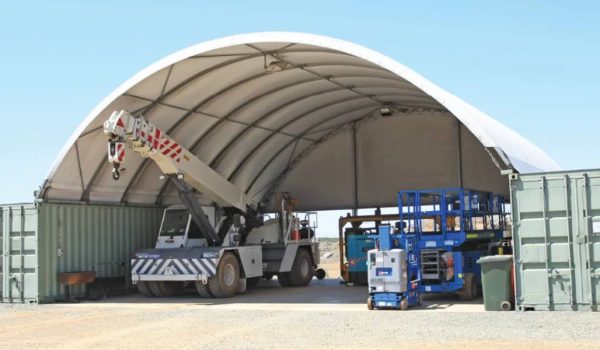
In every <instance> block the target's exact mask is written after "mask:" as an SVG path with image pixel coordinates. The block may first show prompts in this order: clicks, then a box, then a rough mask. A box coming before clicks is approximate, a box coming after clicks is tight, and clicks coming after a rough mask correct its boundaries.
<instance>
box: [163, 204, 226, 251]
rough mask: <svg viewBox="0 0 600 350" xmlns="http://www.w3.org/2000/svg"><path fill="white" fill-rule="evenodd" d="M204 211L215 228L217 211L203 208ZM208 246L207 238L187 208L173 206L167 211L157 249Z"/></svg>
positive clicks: (164, 215)
mask: <svg viewBox="0 0 600 350" xmlns="http://www.w3.org/2000/svg"><path fill="white" fill-rule="evenodd" d="M202 209H203V210H204V212H205V213H206V214H207V216H208V220H209V221H210V223H211V224H212V225H213V227H215V221H216V218H215V209H214V208H213V207H203V208H202ZM207 245H208V242H207V240H206V238H204V236H203V235H202V232H201V231H200V229H199V228H198V225H196V222H195V221H194V220H193V219H192V216H191V215H190V212H189V211H188V209H187V208H186V207H185V206H172V207H169V208H167V209H165V211H164V212H163V217H162V221H161V224H160V229H159V231H158V237H157V239H156V248H157V249H168V248H190V247H205V246H207Z"/></svg>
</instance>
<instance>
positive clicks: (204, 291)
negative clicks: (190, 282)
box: [195, 281, 212, 298]
mask: <svg viewBox="0 0 600 350" xmlns="http://www.w3.org/2000/svg"><path fill="white" fill-rule="evenodd" d="M195 286H196V291H197V292H198V295H200V296H201V297H203V298H212V294H210V290H208V283H207V284H204V283H202V281H196V283H195Z"/></svg>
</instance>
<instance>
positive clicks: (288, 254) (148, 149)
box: [104, 110, 319, 298]
mask: <svg viewBox="0 0 600 350" xmlns="http://www.w3.org/2000/svg"><path fill="white" fill-rule="evenodd" d="M104 132H105V133H106V134H107V135H108V138H109V140H108V161H109V162H110V163H112V164H113V178H114V179H115V180H118V179H119V178H120V173H121V171H122V168H121V166H122V165H123V162H124V160H125V150H126V148H129V149H132V150H133V151H135V152H137V153H138V154H139V155H140V156H142V157H145V158H150V159H151V160H152V161H154V162H155V163H156V164H157V165H158V167H159V168H160V169H161V171H162V172H163V174H164V175H165V176H164V177H165V179H166V180H168V181H171V183H172V184H173V185H174V187H175V188H176V189H177V191H178V193H179V197H180V199H181V201H182V203H183V206H175V207H169V208H167V209H165V211H164V214H163V219H162V223H161V227H160V230H159V234H158V238H157V241H156V246H155V248H154V249H146V250H141V251H138V252H136V253H135V256H134V258H133V259H132V261H131V279H132V281H133V283H134V284H136V285H137V286H138V289H139V291H140V292H141V293H142V294H144V295H147V296H169V295H172V294H174V293H175V292H176V291H177V290H178V289H180V288H182V287H183V286H184V285H185V284H186V283H195V286H196V289H197V291H198V293H199V294H200V295H201V296H204V297H217V298H224V297H232V296H234V295H235V294H236V293H243V292H244V291H245V290H246V286H247V285H251V284H254V283H256V282H257V281H258V280H259V279H260V278H261V277H266V278H270V277H271V276H273V275H277V278H278V280H279V283H280V284H281V285H282V286H284V287H287V286H306V285H308V283H310V281H311V280H312V278H313V276H314V272H315V268H316V266H317V264H318V263H319V245H318V242H316V240H315V238H314V231H313V230H314V228H315V227H316V224H315V225H311V223H316V217H315V215H316V214H315V213H306V214H304V217H303V220H300V218H299V217H298V214H294V213H293V212H292V209H293V205H294V203H295V200H293V199H292V198H291V197H290V196H289V194H282V195H281V196H279V200H276V201H275V204H276V205H277V206H278V207H277V208H276V210H275V211H276V213H275V217H274V218H272V219H270V220H267V221H264V219H263V216H262V215H261V213H259V210H258V205H257V203H255V202H253V201H252V200H250V199H249V198H248V197H247V196H246V193H244V192H243V191H242V190H240V189H239V188H238V187H236V186H235V185H234V184H232V183H231V182H229V181H228V180H227V179H226V178H224V177H223V176H221V175H220V174H219V173H217V172H216V171H214V170H213V169H212V168H211V167H210V166H208V165H207V164H205V163H204V162H203V161H202V160H200V159H198V158H197V157H196V156H195V155H193V154H192V153H191V152H190V151H188V150H187V149H186V148H184V147H182V146H181V145H180V144H179V143H178V142H176V141H175V140H173V139H172V138H170V137H169V136H168V135H166V134H165V133H164V132H162V131H161V130H160V129H159V128H157V127H156V126H154V125H153V124H152V123H150V122H149V121H147V120H146V119H145V118H144V117H143V116H141V115H137V116H134V115H132V114H130V113H129V112H127V111H125V110H122V111H116V112H114V113H113V114H112V115H111V116H110V118H109V119H108V120H107V121H106V122H105V123H104ZM194 190H196V191H199V192H201V193H202V194H203V195H204V196H206V197H208V198H210V200H211V201H213V202H214V203H216V205H215V206H214V207H205V206H204V207H203V206H201V205H200V203H199V202H198V200H197V199H196V196H195V194H194ZM301 225H302V228H301V227H300V226H301Z"/></svg>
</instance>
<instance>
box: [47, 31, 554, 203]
mask: <svg viewBox="0 0 600 350" xmlns="http://www.w3.org/2000/svg"><path fill="white" fill-rule="evenodd" d="M274 42H276V43H289V44H287V45H284V46H282V47H280V48H278V49H276V50H272V51H268V50H261V49H260V48H258V47H257V46H255V45H253V44H260V43H274ZM298 44H303V45H307V46H309V47H304V48H301V49H294V48H293V47H294V46H295V45H298ZM237 45H246V46H248V47H250V48H252V49H254V50H256V51H257V52H256V53H250V52H246V53H224V54H215V55H211V54H203V53H205V52H210V51H214V50H218V49H221V48H226V47H231V46H237ZM287 53H328V54H336V55H346V56H351V57H356V58H358V59H361V60H363V61H365V62H368V63H367V64H358V63H356V64H352V63H348V62H341V61H340V62H324V63H310V64H294V63H291V62H289V61H287V62H286V63H287V64H286V66H287V68H285V69H286V70H292V69H300V70H304V71H306V72H308V73H310V74H312V75H314V79H313V78H310V79H301V80H297V81H292V82H290V83H287V84H285V85H284V86H283V89H288V88H294V87H295V86H299V85H302V84H312V83H314V82H317V81H323V80H327V81H329V82H332V83H333V84H335V85H337V86H338V87H337V88H332V89H327V90H320V91H318V92H314V93H311V94H305V95H303V96H300V97H296V98H294V99H292V101H286V102H284V103H282V104H280V105H278V106H277V107H275V108H273V109H271V112H269V113H267V114H266V115H263V116H262V117H260V118H259V119H258V120H254V121H252V122H250V123H244V122H241V121H239V120H232V119H231V117H232V116H234V115H235V114H236V113H238V112H239V111H241V110H243V109H244V108H245V107H247V106H248V105H250V104H252V103H256V102H257V101H260V100H261V99H263V98H268V97H269V96H271V95H273V94H275V93H276V92H278V91H280V88H282V87H278V88H273V89H270V90H269V91H267V92H265V93H263V94H259V95H258V96H255V97H253V98H251V99H249V100H247V101H242V102H241V103H240V104H238V105H237V106H236V107H235V108H234V109H233V110H231V111H230V112H229V113H227V114H226V115H225V116H216V115H211V114H209V113H205V112H202V111H200V110H199V109H200V108H202V106H203V105H205V104H208V103H210V102H211V101H214V100H215V99H217V98H218V97H219V96H222V95H223V94H226V93H228V92H229V91H231V90H234V89H236V88H237V87H240V86H243V85H244V84H245V83H248V82H250V81H256V80H258V79H261V78H263V77H265V76H268V74H269V73H268V72H261V73H258V74H254V75H252V76H249V77H246V78H243V79H241V80H238V81H237V82H235V83H232V84H229V85H228V86H225V87H224V88H222V89H220V90H219V91H216V92H214V93H212V94H211V95H210V96H207V97H205V98H203V99H202V100H200V101H198V102H197V103H196V104H195V105H194V106H193V107H192V108H189V109H185V108H181V107H179V106H174V105H169V104H168V103H166V102H165V99H166V98H167V97H169V96H170V95H172V94H174V93H175V92H177V91H179V90H180V89H182V88H183V87H185V86H187V85H188V84H190V83H192V82H193V81H195V80H196V79H199V78H200V77H202V76H204V75H206V74H208V73H211V72H214V71H217V70H219V69H221V68H224V67H228V66H230V65H233V64H236V63H239V62H244V61H246V60H250V59H255V58H258V57H263V56H264V57H265V65H266V57H267V55H269V56H272V57H275V58H277V59H278V60H284V59H283V58H282V57H281V55H283V54H287ZM206 57H227V58H231V59H227V60H225V61H223V62H220V63H218V64H215V65H213V66H210V67H208V68H206V69H204V70H202V71H200V72H197V73H195V74H192V75H191V76H189V77H187V78H186V79H184V80H183V81H181V82H179V83H178V84H177V85H175V86H173V87H171V88H169V89H168V90H167V89H166V88H167V82H168V80H169V79H168V77H169V76H170V74H171V71H172V69H173V67H174V66H175V64H177V63H179V62H181V61H183V60H185V59H194V58H206ZM336 65H338V66H355V67H360V68H364V69H374V70H378V71H381V72H384V73H389V74H390V78H389V80H393V81H395V82H397V83H400V84H402V83H403V82H406V84H407V86H414V87H416V89H417V90H418V91H419V92H422V93H423V95H422V96H420V95H415V94H414V93H413V94H412V95H410V96H408V95H407V94H398V95H397V96H398V98H401V97H407V96H408V97H411V99H417V100H418V99H420V98H423V99H424V100H427V99H428V97H431V98H433V101H435V102H437V103H439V104H440V106H439V107H441V108H439V107H438V106H435V105H433V104H431V103H430V102H431V101H424V102H423V105H422V106H420V107H422V108H418V109H427V110H431V111H444V110H447V111H448V112H450V114H451V115H453V116H454V117H456V118H457V119H458V120H459V121H460V123H462V124H463V125H465V126H466V127H467V128H468V129H469V130H470V131H471V133H472V134H473V135H474V136H475V137H476V138H477V139H478V140H479V141H480V142H481V144H482V145H483V147H484V148H485V149H486V150H488V152H489V153H490V155H491V156H492V159H493V161H494V162H495V163H498V162H503V163H504V167H509V168H513V169H514V170H516V171H540V170H555V169H558V168H559V167H558V165H557V164H556V163H555V162H554V161H553V160H552V159H550V158H549V157H548V156H547V155H546V154H545V153H544V152H543V151H541V150H540V149H539V148H537V147H536V146H535V145H533V144H531V143H530V142H529V141H527V140H526V139H524V138H523V137H522V136H520V135H518V134H517V133H515V132H514V131H512V130H510V129H508V128H507V127H506V126H504V125H502V124H501V123H499V122H497V121H495V120H494V119H492V118H490V117H489V116H487V115H485V114H483V113H482V112H480V111H478V110H477V109H475V108H473V107H472V106H470V105H468V104H467V103H465V102H463V101H462V100H460V99H458V98H457V97H455V96H454V95H451V94H449V93H448V92H446V91H444V90H442V89H441V88H439V87H437V86H436V85H434V84H432V83H431V82H429V81H428V80H426V79H424V78H423V77H422V76H420V75H418V74H417V73H415V72H414V71H412V70H410V69H409V68H407V67H405V66H404V65H402V64H400V63H398V62H396V61H395V60H392V59H391V58H388V57H386V56H384V55H382V54H380V53H377V52H375V51H372V50H370V49H367V48H364V47H362V46H359V45H355V44H353V43H349V42H346V41H342V40H338V39H333V38H329V37H324V36H318V35H311V34H304V33H285V32H284V33H280V32H275V33H269V32H268V33H253V34H244V35H236V36H230V37H226V38H222V39H217V40H212V41H208V42H204V43H201V44H198V45H195V46H192V47H189V48H187V49H184V50H181V51H179V52H176V53H174V54H172V55H170V56H168V57H166V58H164V59H162V60H160V61H158V62H156V63H155V64H153V65H151V66H149V67H147V68H146V69H144V70H142V71H141V72H139V73H138V74H136V75H135V76H133V77H132V78H131V79H129V80H127V81H126V82H125V83H123V84H122V85H121V86H119V87H118V88H117V89H116V90H115V91H113V93H111V94H110V95H109V96H107V97H106V98H105V99H104V100H103V101H102V102H101V103H100V104H99V105H98V106H96V108H94V110H92V112H91V113H90V114H89V115H88V116H87V117H86V118H85V120H84V121H83V122H82V123H81V124H80V125H79V127H78V128H77V129H76V130H75V132H74V133H73V135H72V136H71V137H70V139H69V140H68V141H67V143H66V144H65V146H64V147H63V149H62V150H61V152H60V153H59V155H58V157H57V158H56V159H55V161H54V163H53V165H52V167H51V169H50V171H49V174H48V176H47V179H52V178H53V175H54V174H55V172H56V170H57V169H58V166H59V165H60V163H61V162H62V160H63V159H64V158H65V156H66V154H67V152H68V151H69V149H71V147H75V149H76V150H77V149H78V145H77V140H78V139H79V138H80V137H84V136H86V135H88V134H90V133H93V132H95V131H97V130H98V129H99V128H101V127H96V128H93V129H91V130H87V131H86V129H87V128H88V126H89V125H90V123H92V122H93V121H94V119H95V118H96V116H97V115H98V114H99V113H100V112H101V111H102V110H104V109H105V108H106V107H107V106H108V105H109V104H110V103H111V102H112V101H114V100H115V99H116V98H118V97H119V96H122V95H123V96H129V97H133V98H140V99H142V100H147V101H148V104H147V105H145V106H143V107H141V108H139V109H138V110H136V111H134V113H147V112H149V111H150V110H152V109H153V108H154V107H155V106H158V105H165V106H170V107H173V108H178V109H183V110H186V113H185V114H184V117H183V118H180V119H179V120H177V121H176V122H175V123H174V124H173V125H171V126H170V127H169V128H168V130H167V133H171V132H173V131H175V130H177V128H178V127H179V126H180V125H183V123H185V120H186V119H187V118H188V117H190V116H191V115H193V114H194V113H197V114H201V115H206V116H209V117H213V118H216V119H218V120H217V121H216V122H215V123H214V124H212V125H211V126H210V127H209V129H208V130H205V132H203V133H202V135H200V136H199V137H198V138H197V139H196V140H195V141H194V142H193V144H192V146H191V147H190V150H192V151H194V150H195V149H196V148H197V147H198V146H199V145H200V144H201V143H202V141H203V140H204V139H205V138H206V137H208V136H209V135H211V134H212V133H214V132H215V131H216V130H218V129H219V125H221V124H222V123H223V122H224V121H231V122H234V123H239V124H245V128H244V129H242V131H241V132H240V133H239V134H238V135H237V136H236V137H234V138H233V139H232V140H231V141H230V142H228V143H227V145H226V146H225V147H223V148H222V149H220V150H219V151H218V153H217V155H216V156H214V157H213V159H212V160H211V161H210V164H211V166H213V167H216V166H218V164H219V162H220V161H221V160H222V159H223V158H224V157H226V155H227V153H228V152H229V150H230V149H232V148H233V147H234V145H235V144H236V143H237V142H238V140H239V139H240V138H241V136H243V134H245V133H246V132H247V131H248V130H250V129H252V128H254V127H257V128H261V129H263V130H265V131H267V132H268V133H269V134H268V135H267V136H266V137H264V138H262V139H261V140H260V141H259V142H258V143H257V144H256V145H255V146H254V147H253V149H252V151H250V152H249V153H248V156H247V157H246V158H245V159H244V160H243V161H242V162H240V163H239V164H237V166H236V167H235V169H234V170H233V172H231V174H229V175H228V177H229V179H233V178H234V177H235V176H236V175H237V174H238V173H239V172H240V171H241V169H242V168H244V167H245V166H247V165H248V164H251V162H250V161H249V159H250V158H252V156H253V155H255V154H256V151H258V150H259V149H261V148H262V147H264V145H266V144H267V143H269V140H270V139H272V138H273V137H274V136H275V135H285V136H288V137H292V140H290V141H289V142H287V143H286V144H285V145H284V146H282V147H279V148H278V150H277V151H275V153H274V154H273V156H272V157H271V158H270V159H269V160H268V161H267V162H266V164H265V165H264V166H263V167H262V168H261V170H260V171H259V172H258V174H256V175H255V176H254V177H253V178H252V180H251V181H250V182H249V185H248V186H247V189H246V191H249V190H251V189H252V187H253V186H254V185H255V183H256V182H257V180H258V178H260V176H261V174H262V173H263V172H264V170H265V169H266V168H267V167H268V166H269V165H270V164H271V162H273V161H274V160H275V159H276V158H277V157H278V156H279V155H280V154H281V153H282V152H283V151H285V150H286V149H288V148H289V147H290V146H291V145H293V144H294V143H297V142H298V141H299V140H300V139H304V140H306V141H308V142H309V143H310V145H309V146H308V147H306V148H305V149H304V150H303V151H301V152H300V154H299V155H297V156H296V157H295V158H294V159H292V157H293V156H294V151H292V154H291V155H290V160H289V162H288V166H287V167H286V169H284V171H283V172H282V173H281V174H280V175H279V176H278V177H276V179H275V180H274V181H272V182H273V183H275V184H276V183H277V182H281V181H282V178H284V177H285V176H286V175H287V174H288V173H289V171H291V169H293V167H294V165H295V164H297V163H298V160H301V159H303V158H304V157H305V155H306V152H307V150H313V149H315V148H316V146H317V145H319V144H321V143H322V142H324V141H325V140H327V139H328V138H330V137H331V135H332V134H335V133H337V132H339V130H340V129H344V128H345V127H347V126H348V125H350V124H353V123H354V124H356V123H360V122H361V121H362V120H365V119H367V120H368V119H369V118H371V116H370V114H372V112H371V113H367V114H366V115H364V116H361V117H360V118H355V119H353V120H352V121H351V122H343V123H341V124H340V125H337V124H336V125H333V126H330V127H327V128H325V129H322V130H319V129H317V130H314V129H315V128H318V126H320V125H323V124H325V123H327V122H330V121H331V120H332V119H335V118H338V117H342V116H344V115H346V114H348V112H349V111H344V112H341V113H338V114H337V115H335V116H333V117H330V118H328V119H326V120H324V121H318V122H315V123H313V124H312V125H309V127H308V128H305V129H304V130H303V131H302V132H300V133H299V134H297V135H296V134H290V133H286V132H285V131H284V129H285V128H286V127H287V126H289V125H291V124H293V123H295V122H297V121H298V120H300V119H302V118H304V117H306V116H309V115H311V114H312V113H315V112H318V111H320V110H323V109H326V108H328V107H330V106H334V105H336V104H341V103H344V102H347V101H351V100H354V99H356V100H360V99H369V100H372V101H373V102H374V104H373V106H377V105H379V106H382V105H390V106H391V105H393V106H394V107H395V108H396V109H398V110H400V111H403V110H415V107H417V106H416V105H415V103H414V102H413V103H412V104H411V105H410V106H402V104H401V100H400V101H394V95H389V96H390V97H392V99H391V100H390V101H387V100H386V101H382V100H380V99H375V98H374V97H373V96H370V95H369V94H367V93H362V92H360V91H357V89H361V88H362V89H365V88H380V87H384V88H390V89H393V88H392V87H389V86H357V85H344V84H342V83H340V82H336V81H335V80H336V79H342V78H344V77H345V76H344V75H343V74H342V75H339V76H335V75H321V74H319V73H318V72H316V71H314V70H311V68H318V67H320V66H336ZM165 68H168V72H167V78H166V79H165V81H164V85H163V86H162V90H161V93H160V95H159V96H158V97H157V98H156V99H148V98H144V97H141V96H136V95H134V94H130V93H128V90H130V89H131V88H132V87H134V86H136V85H137V84H138V83H140V82H142V81H143V80H144V79H145V78H147V77H149V76H151V75H152V74H154V73H156V72H158V71H160V70H162V69H165ZM358 76H360V75H356V74H355V75H352V74H348V75H346V77H358ZM364 77H365V78H373V79H383V80H385V79H388V78H386V77H371V76H364ZM396 89H398V90H402V88H401V87H397V88H396ZM344 90H348V91H350V92H353V93H356V94H357V95H358V96H356V97H354V98H349V97H348V98H338V99H335V100H329V101H327V103H322V104H320V105H317V106H316V107H315V106H312V107H311V108H310V109H308V111H304V112H302V113H300V114H297V115H295V116H293V117H292V118H290V119H288V120H287V121H285V122H283V124H282V125H280V126H278V127H274V128H269V127H265V126H261V125H258V124H259V123H260V122H261V121H262V120H266V119H267V118H268V117H269V116H270V115H273V114H274V113H276V112H277V111H278V110H281V109H283V108H285V107H287V106H289V105H291V104H293V103H296V102H298V101H302V100H304V99H310V98H312V97H315V96H321V95H323V94H327V93H334V92H337V91H344ZM379 96H381V95H379ZM384 96H388V95H384ZM367 108H368V105H366V104H365V105H364V106H363V107H362V109H367ZM353 109H354V110H356V107H355V108H353ZM498 130H501V132H500V133H499V132H498ZM323 131H326V133H325V135H324V136H321V137H319V138H318V139H312V138H311V137H310V135H311V134H313V133H319V132H323ZM294 148H295V146H294ZM490 150H493V151H490ZM494 153H497V156H495V154H494ZM77 154H78V152H77ZM301 155H303V156H302V157H301ZM497 158H500V159H497ZM105 164H106V163H105V162H102V163H101V164H99V165H98V166H97V167H96V168H95V170H94V172H93V174H92V176H91V179H90V181H88V183H87V185H85V186H82V187H84V188H83V191H82V196H81V199H82V200H88V198H89V193H90V190H91V188H92V187H93V185H94V183H95V182H96V179H97V177H98V176H99V174H100V173H101V172H102V169H104V167H105V166H106V165H105ZM146 167H147V160H146V159H145V160H144V162H142V164H141V165H140V166H139V167H138V169H137V171H136V173H135V175H134V176H133V177H132V178H131V179H130V181H129V183H128V184H127V187H126V189H125V191H124V192H123V195H122V198H121V201H125V200H126V198H127V196H128V193H129V190H130V189H131V188H132V186H134V185H135V183H136V182H137V180H138V178H139V176H140V174H142V173H143V172H144V170H145V169H146ZM80 171H81V169H80ZM166 188H167V185H163V187H162V188H161V189H160V191H159V193H158V196H157V202H159V201H160V198H161V196H162V195H163V194H164V193H165V191H166ZM272 188H273V187H272V186H271V187H270V190H269V191H271V190H272ZM261 191H262V189H261ZM41 193H44V191H41Z"/></svg>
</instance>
